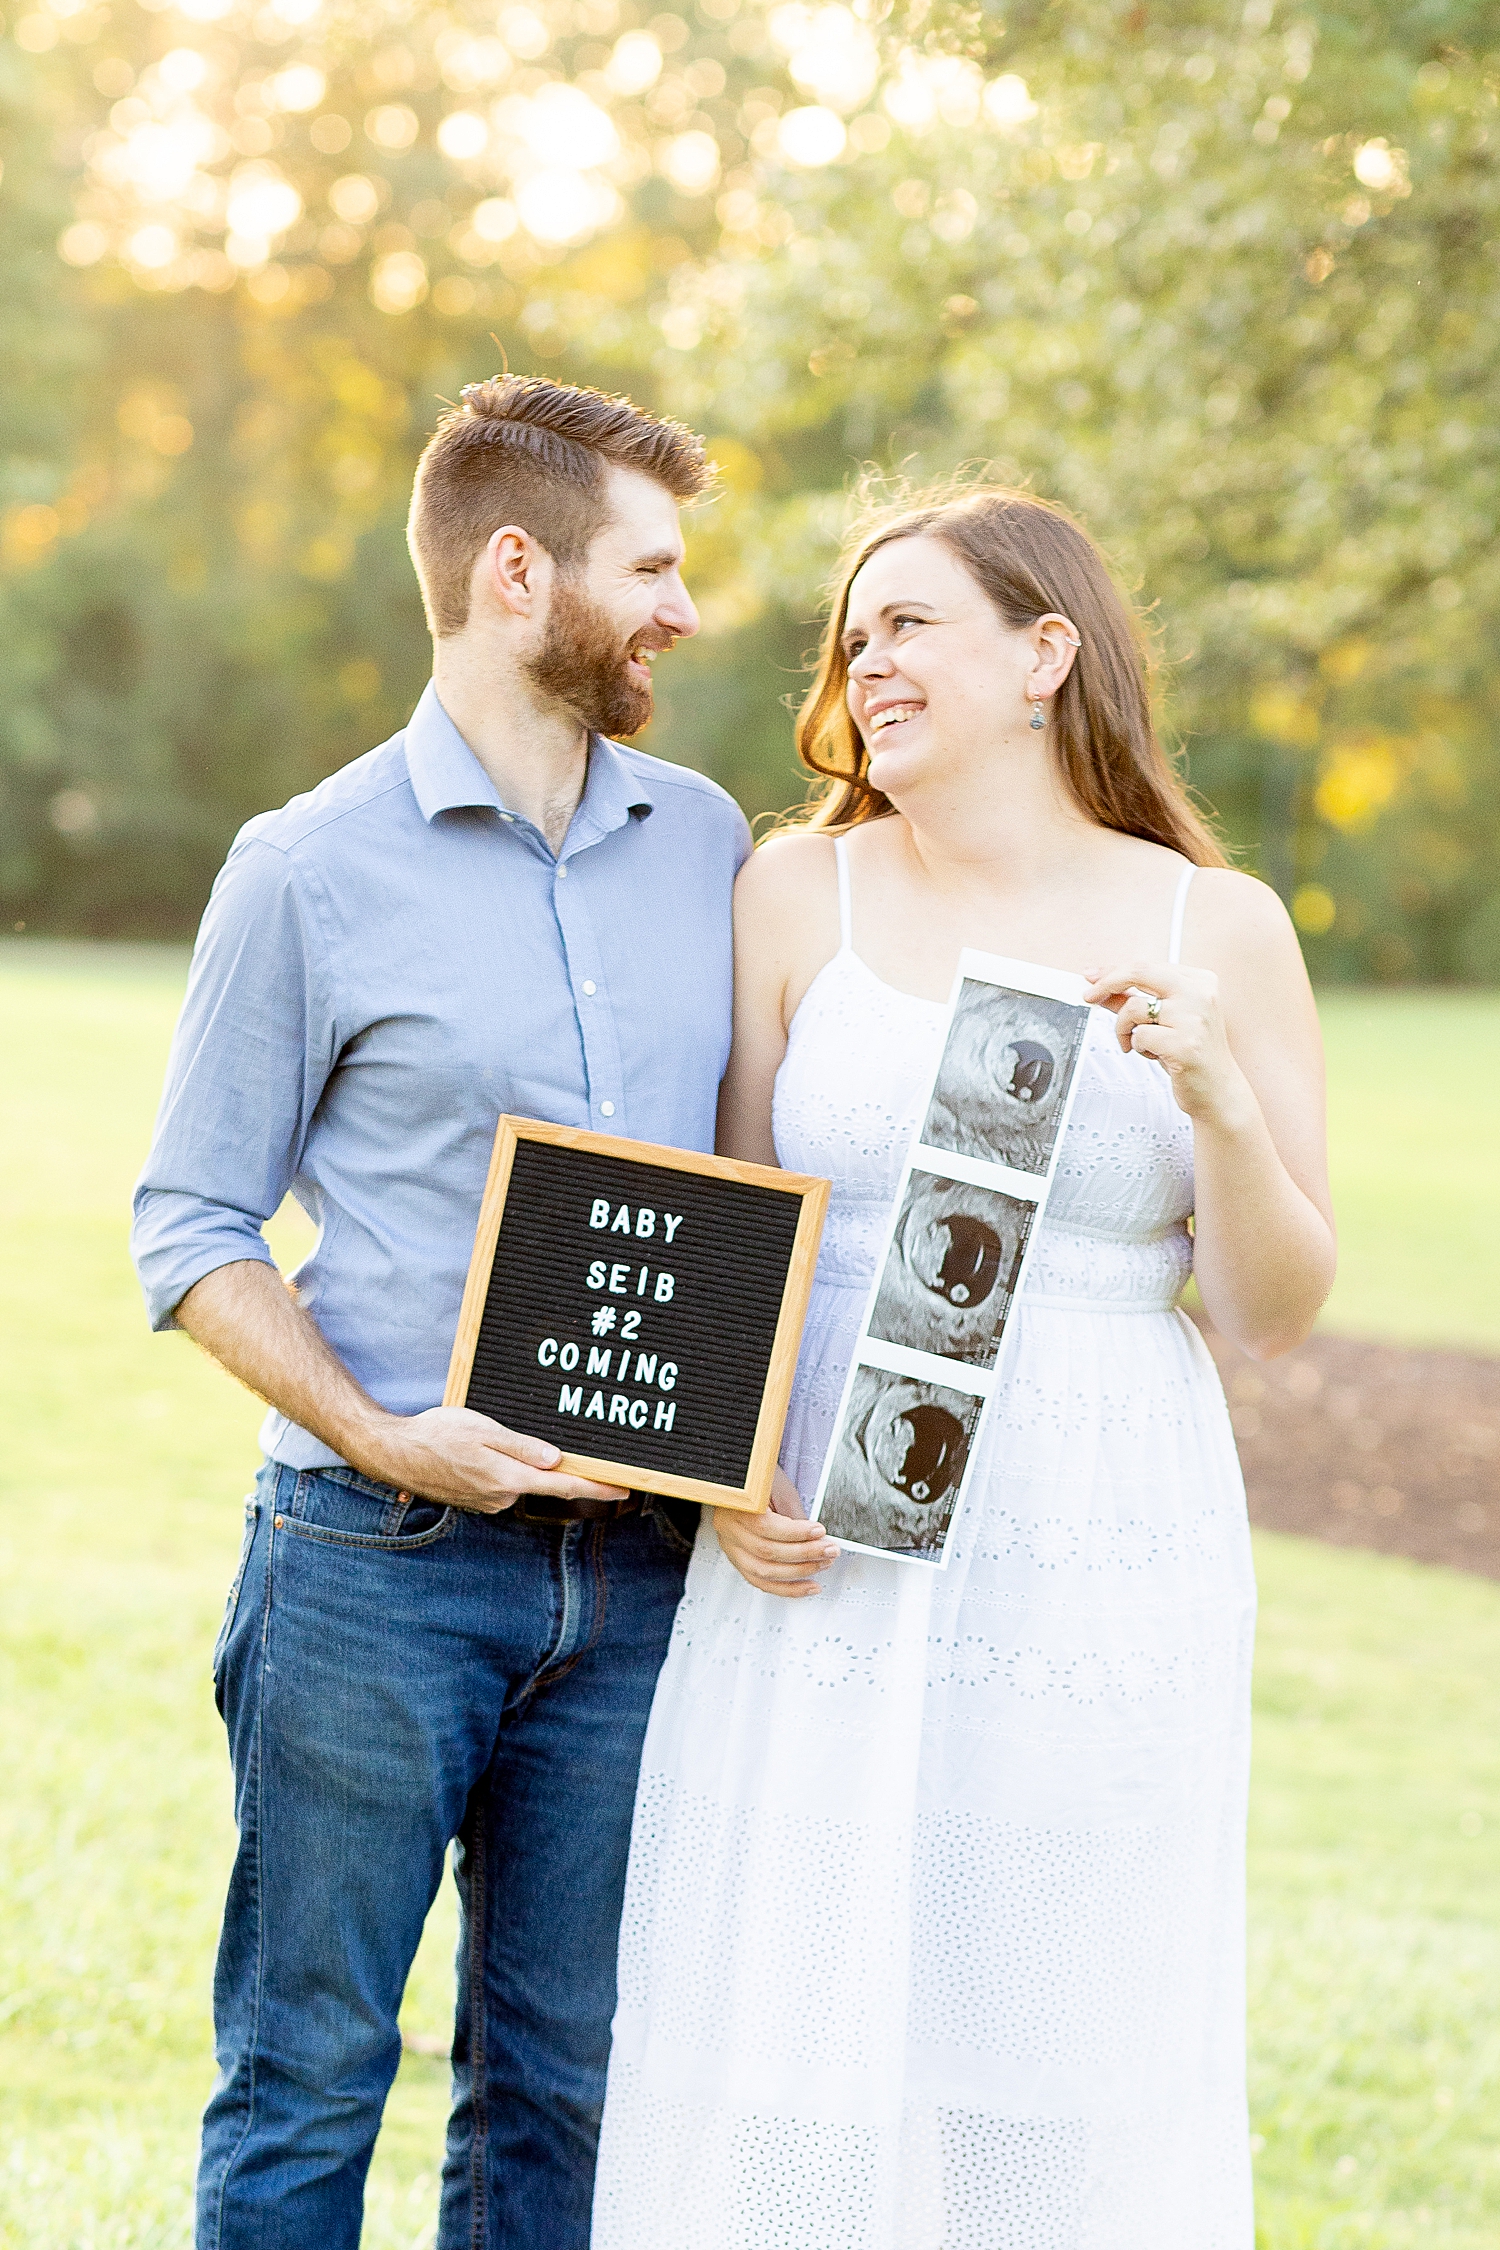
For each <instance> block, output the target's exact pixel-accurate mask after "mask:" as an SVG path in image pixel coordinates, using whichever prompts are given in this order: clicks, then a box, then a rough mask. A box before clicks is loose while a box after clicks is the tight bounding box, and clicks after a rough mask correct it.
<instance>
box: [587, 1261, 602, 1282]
mask: <svg viewBox="0 0 1500 2250" xmlns="http://www.w3.org/2000/svg"><path fill="white" fill-rule="evenodd" d="M588 1286H589V1288H590V1289H602V1288H603V1287H604V1260H603V1259H602V1258H593V1259H591V1260H590V1261H589V1278H588Z"/></svg>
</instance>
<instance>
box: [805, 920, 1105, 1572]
mask: <svg viewBox="0 0 1500 2250" xmlns="http://www.w3.org/2000/svg"><path fill="white" fill-rule="evenodd" d="M1083 989H1084V987H1083V979H1082V978H1081V977H1074V976H1067V975H1065V974H1063V973H1062V972H1060V971H1058V970H1052V969H1041V968H1037V967H1035V966H1033V965H1032V964H1031V963H1029V962H1025V961H1010V960H1005V959H1003V958H1001V957H1000V956H998V955H995V954H984V953H972V952H965V953H964V954H963V955H962V956H961V958H960V961H959V968H958V977H957V981H956V983H955V986H954V991H953V996H952V999H951V1001H950V1003H949V1010H948V1023H947V1029H946V1033H945V1036H944V1040H943V1049H942V1054H941V1056H940V1057H939V1060H938V1066H937V1069H936V1071H935V1073H934V1075H933V1082H932V1087H931V1090H930V1092H929V1094H928V1097H927V1101H926V1103H925V1105H924V1108H923V1114H922V1121H921V1124H920V1125H919V1126H918V1129H917V1134H916V1138H915V1140H914V1141H913V1144H912V1148H911V1151H910V1153H909V1155H908V1157H907V1161H906V1165H905V1167H904V1169H903V1171H902V1174H901V1181H900V1185H899V1187H898V1189H897V1193H896V1200H895V1205H894V1208H893V1211H892V1217H891V1224H890V1228H889V1230H888V1232H887V1235H886V1240H885V1244H884V1247H883V1249H882V1252H881V1257H880V1262H879V1264H878V1266H877V1268H876V1273H875V1281H874V1285H873V1287H872V1289H871V1292H870V1300H869V1303H868V1305H867V1307H866V1309H865V1317H864V1320H863V1323H862V1324H861V1328H860V1333H859V1339H858V1341H857V1343H856V1345H855V1349H854V1355H853V1360H852V1363H851V1365H850V1369H849V1373H848V1377H847V1379H846V1381H845V1385H844V1395H843V1398H842V1401H841V1403H840V1407H839V1413H838V1419H837V1421H836V1423H835V1426H834V1433H833V1437H832V1440H831V1442H830V1444H829V1448H828V1456H827V1459H826V1460H825V1462H824V1464H823V1473H822V1477H821V1479H820V1480H819V1485H818V1492H817V1497H816V1499H815V1501H814V1503H813V1509H812V1513H813V1516H814V1518H815V1519H816V1520H817V1521H819V1522H821V1523H822V1525H823V1527H824V1529H825V1530H826V1531H827V1532H828V1534H829V1536H830V1537H831V1538H833V1539H835V1540H837V1541H838V1543H839V1544H840V1545H841V1546H846V1547H851V1548H854V1549H855V1550H857V1551H858V1552H860V1553H863V1554H873V1555H881V1556H885V1557H888V1558H890V1559H892V1560H896V1561H908V1562H919V1563H922V1564H924V1565H925V1566H926V1567H928V1568H929V1569H930V1568H933V1567H936V1568H937V1569H942V1568H944V1567H945V1566H946V1563H947V1559H948V1553H949V1546H950V1541H951V1537H952V1532H953V1527H954V1524H955V1522H956V1521H957V1518H958V1513H959V1509H960V1508H961V1506H962V1504H963V1500H964V1496H965V1492H966V1490H967V1485H968V1480H969V1476H970V1473H971V1471H972V1468H973V1462H974V1457H975V1453H976V1449H977V1446H978V1441H979V1437H980V1433H981V1431H982V1430H983V1427H984V1423H985V1419H986V1416H987V1414H988V1411H989V1404H990V1400H991V1398H992V1397H993V1395H994V1390H995V1386H996V1383H997V1381H998V1379H999V1373H1000V1367H1001V1362H1002V1357H1003V1353H1004V1348H1005V1340H1006V1334H1007V1330H1008V1328H1009V1325H1010V1317H1011V1313H1012V1310H1013V1308H1014V1306H1015V1303H1016V1300H1017V1298H1018V1296H1019V1295H1020V1292H1021V1289H1022V1287H1023V1285H1024V1282H1025V1277H1026V1269H1027V1267H1028V1265H1029V1264H1030V1261H1031V1256H1032V1252H1033V1249H1034V1246H1035V1240H1036V1231H1037V1228H1038V1226H1039V1224H1040V1222H1041V1219H1042V1215H1043V1212H1044V1211H1045V1209H1046V1203H1047V1196H1048V1192H1049V1190H1050V1188H1051V1185H1052V1180H1053V1177H1054V1175H1055V1173H1056V1170H1057V1163H1058V1157H1059V1153H1060V1150H1061V1147H1062V1142H1063V1136H1064V1134H1065V1133H1066V1131H1067V1126H1068V1120H1069V1117H1070V1116H1071V1114H1072V1108H1073V1098H1074V1092H1075V1088H1076V1084H1077V1077H1078V1064H1079V1059H1080V1057H1081V1055H1082V1052H1083V1045H1084V1041H1085V1039H1086V1037H1087V1034H1088V1020H1089V1014H1090V1011H1089V1009H1088V1007H1087V1006H1086V1005H1085V1003H1084V1000H1083Z"/></svg>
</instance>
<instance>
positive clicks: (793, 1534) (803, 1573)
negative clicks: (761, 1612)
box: [714, 1508, 838, 1595]
mask: <svg viewBox="0 0 1500 2250" xmlns="http://www.w3.org/2000/svg"><path fill="white" fill-rule="evenodd" d="M714 1530H715V1532H716V1533H717V1535H718V1540H719V1545H720V1546H721V1547H722V1548H723V1550H724V1552H725V1554H726V1555H727V1556H728V1557H729V1560H730V1561H731V1562H732V1563H733V1564H734V1567H735V1569H736V1570H737V1571H738V1572H739V1574H740V1576H741V1577H742V1578H745V1579H748V1581H749V1583H750V1584H751V1585H752V1586H754V1587H757V1588H758V1589H759V1591H760V1592H761V1593H763V1594H794V1595H802V1594H814V1593H816V1592H817V1590H818V1589H817V1579H818V1574H819V1573H820V1572H822V1571H824V1570H826V1569H827V1568H828V1565H829V1564H830V1563H831V1562H832V1561H833V1560H834V1558H835V1557H836V1555H837V1554H838V1549H837V1547H835V1546H834V1544H833V1542H832V1540H831V1539H829V1538H828V1536H827V1535H826V1533H825V1532H824V1531H823V1529H822V1527H821V1525H819V1524H815V1523H808V1522H807V1521H806V1519H805V1518H804V1517H802V1516H795V1517H793V1516H783V1515H779V1514H772V1513H770V1512H767V1513H766V1514H764V1515H757V1516H749V1515H744V1514H742V1513H740V1512H739V1511H738V1510H737V1509H733V1508H718V1509H716V1510H715V1511H714Z"/></svg>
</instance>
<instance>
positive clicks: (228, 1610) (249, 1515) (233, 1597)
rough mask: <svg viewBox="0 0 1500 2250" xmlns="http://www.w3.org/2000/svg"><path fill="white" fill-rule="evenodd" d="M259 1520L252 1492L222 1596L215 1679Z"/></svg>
mask: <svg viewBox="0 0 1500 2250" xmlns="http://www.w3.org/2000/svg"><path fill="white" fill-rule="evenodd" d="M259 1520H260V1502H259V1500H258V1499H257V1498H256V1496H255V1494H254V1493H253V1492H252V1493H251V1494H250V1495H249V1496H248V1498H247V1499H246V1501H245V1535H244V1537H243V1538H242V1539H241V1541H240V1559H239V1561H238V1562H237V1563H236V1564H235V1566H234V1577H233V1578H232V1579H231V1580H230V1584H229V1592H228V1593H227V1594H226V1596H225V1597H224V1622H223V1624H222V1625H221V1626H220V1627H219V1637H218V1639H217V1640H216V1641H215V1642H214V1658H213V1664H212V1666H211V1667H210V1669H211V1671H212V1673H213V1676H214V1678H215V1679H217V1678H218V1676H219V1667H220V1665H221V1664H222V1663H223V1661H224V1651H225V1649H226V1648H227V1647H228V1646H229V1636H230V1634H231V1633H232V1632H233V1630H234V1621H235V1618H236V1617H237V1616H238V1615H239V1607H240V1588H241V1587H242V1586H243V1585H244V1583H245V1565H246V1564H247V1563H248V1562H249V1560H250V1549H251V1548H252V1547H253V1546H254V1544H255V1526H256V1524H257V1523H258V1522H259Z"/></svg>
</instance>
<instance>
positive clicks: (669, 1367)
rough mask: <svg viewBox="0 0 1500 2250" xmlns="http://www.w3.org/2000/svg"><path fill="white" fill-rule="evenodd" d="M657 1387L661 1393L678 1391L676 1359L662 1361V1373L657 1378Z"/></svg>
mask: <svg viewBox="0 0 1500 2250" xmlns="http://www.w3.org/2000/svg"><path fill="white" fill-rule="evenodd" d="M656 1387H657V1389H658V1390H659V1391H675V1390H676V1388H677V1362H676V1360H675V1359H664V1360H663V1361H662V1363H661V1373H660V1374H659V1375H658V1376H657V1378H656Z"/></svg>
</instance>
